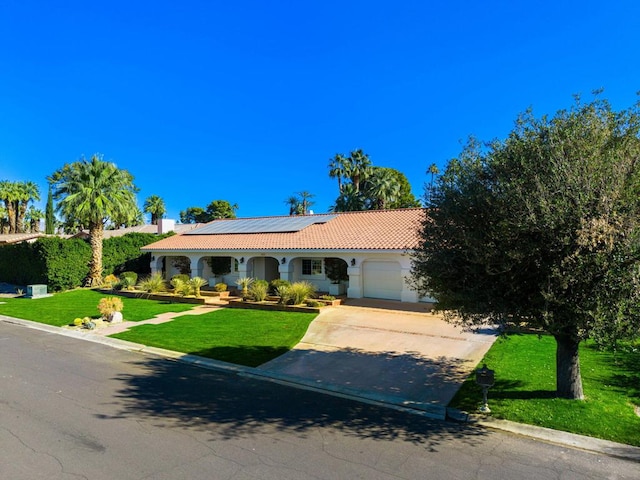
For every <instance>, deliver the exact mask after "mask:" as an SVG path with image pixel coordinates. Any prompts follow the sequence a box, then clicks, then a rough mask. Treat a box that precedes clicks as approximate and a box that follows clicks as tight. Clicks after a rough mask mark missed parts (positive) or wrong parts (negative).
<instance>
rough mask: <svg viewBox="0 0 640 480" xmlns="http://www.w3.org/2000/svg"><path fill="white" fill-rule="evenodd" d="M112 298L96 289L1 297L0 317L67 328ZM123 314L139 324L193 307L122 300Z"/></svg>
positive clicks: (133, 299)
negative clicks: (102, 301) (141, 321)
mask: <svg viewBox="0 0 640 480" xmlns="http://www.w3.org/2000/svg"><path fill="white" fill-rule="evenodd" d="M110 296H111V295H108V294H105V293H104V292H99V291H96V290H88V289H78V290H70V291H68V292H62V293H56V294H54V295H53V296H51V297H44V298H35V299H30V298H24V297H18V298H0V302H6V303H0V315H7V316H9V317H15V318H23V319H25V320H33V321H34V322H39V323H45V324H47V325H54V326H57V327H61V326H63V325H69V324H70V323H72V322H73V320H74V318H77V317H80V318H82V317H94V318H98V317H99V316H100V313H99V312H98V308H97V307H98V302H99V301H100V299H101V298H104V297H110ZM118 298H120V299H121V300H122V303H123V304H124V308H123V310H122V314H123V316H124V319H125V320H129V321H132V322H139V321H140V320H147V319H150V318H153V317H154V316H155V315H157V314H160V313H165V312H184V311H186V310H190V309H191V308H193V307H194V305H189V304H186V303H169V302H161V301H156V300H146V299H143V298H124V297H118Z"/></svg>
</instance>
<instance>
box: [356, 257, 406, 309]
mask: <svg viewBox="0 0 640 480" xmlns="http://www.w3.org/2000/svg"><path fill="white" fill-rule="evenodd" d="M363 283H364V296H365V297H369V298H384V299H387V300H400V296H401V294H402V272H401V270H400V264H399V263H397V262H371V261H366V262H364V264H363Z"/></svg>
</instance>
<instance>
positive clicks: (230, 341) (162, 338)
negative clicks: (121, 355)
mask: <svg viewBox="0 0 640 480" xmlns="http://www.w3.org/2000/svg"><path fill="white" fill-rule="evenodd" d="M315 317H316V314H315V313H299V312H279V311H266V310H245V309H239V308H238V309H236V308H225V309H220V310H216V311H213V312H210V313H205V314H203V315H195V316H191V315H185V316H182V317H178V318H176V319H174V320H172V321H170V322H167V323H162V324H159V325H140V326H137V327H134V328H132V329H131V330H129V331H127V332H123V333H119V334H116V335H112V337H114V338H119V339H122V340H129V341H131V342H136V343H142V344H144V345H148V346H153V347H159V348H166V349H168V350H173V351H177V352H184V353H189V354H193V355H199V356H202V357H208V358H213V359H215V360H222V361H225V362H230V363H235V364H239V365H246V366H249V367H256V366H258V365H261V364H263V363H265V362H267V361H269V360H271V359H273V358H275V357H278V356H280V355H282V354H283V353H285V352H287V351H289V350H290V349H291V348H292V347H293V346H294V345H296V344H297V343H298V342H299V341H300V339H301V338H302V336H303V335H304V334H305V332H306V331H307V328H308V326H309V323H311V321H312V320H313V319H314V318H315Z"/></svg>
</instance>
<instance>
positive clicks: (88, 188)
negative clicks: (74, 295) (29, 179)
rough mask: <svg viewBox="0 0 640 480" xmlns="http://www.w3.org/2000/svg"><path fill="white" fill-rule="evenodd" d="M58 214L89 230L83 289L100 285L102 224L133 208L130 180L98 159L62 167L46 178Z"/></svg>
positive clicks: (131, 183)
mask: <svg viewBox="0 0 640 480" xmlns="http://www.w3.org/2000/svg"><path fill="white" fill-rule="evenodd" d="M49 182H50V183H51V185H52V186H53V189H54V190H53V197H54V198H55V199H56V200H57V201H58V210H59V211H60V212H61V214H62V215H63V216H64V217H65V219H66V220H67V221H68V220H69V219H74V220H75V221H77V222H78V223H80V224H83V225H85V226H87V227H88V228H89V243H90V244H91V261H90V263H89V273H88V275H87V278H86V280H85V285H86V286H95V285H99V284H100V283H101V282H102V239H103V236H104V224H105V223H106V222H107V221H108V220H109V219H111V218H118V217H120V218H122V217H126V215H125V212H127V211H132V210H134V209H136V208H137V205H136V196H135V193H136V192H137V188H136V187H135V186H134V184H133V176H132V175H131V174H130V173H129V172H128V171H126V170H120V169H118V167H116V165H115V164H113V163H110V162H105V161H103V160H102V157H101V156H99V155H94V156H92V157H91V160H86V159H84V158H82V159H80V160H78V161H77V162H74V163H71V164H65V165H64V166H63V167H62V168H61V169H59V170H57V171H55V172H54V173H53V175H51V177H50V178H49Z"/></svg>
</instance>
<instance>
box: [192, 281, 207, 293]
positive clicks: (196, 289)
mask: <svg viewBox="0 0 640 480" xmlns="http://www.w3.org/2000/svg"><path fill="white" fill-rule="evenodd" d="M206 284H207V281H206V280H205V279H204V278H202V277H193V278H192V279H191V280H189V286H190V287H191V290H192V291H193V294H194V295H195V296H196V297H200V296H201V295H200V288H201V287H203V286H204V285H206Z"/></svg>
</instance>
